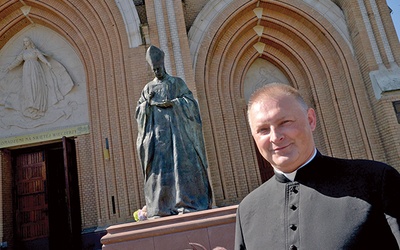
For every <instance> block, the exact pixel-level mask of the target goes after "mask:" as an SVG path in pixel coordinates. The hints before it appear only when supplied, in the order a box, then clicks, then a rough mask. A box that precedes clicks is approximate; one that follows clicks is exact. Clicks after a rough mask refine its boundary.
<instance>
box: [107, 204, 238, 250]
mask: <svg viewBox="0 0 400 250" xmlns="http://www.w3.org/2000/svg"><path fill="white" fill-rule="evenodd" d="M236 209H237V206H229V207H222V208H213V209H209V210H204V211H200V212H192V213H187V214H182V215H172V216H168V217H162V218H158V219H152V220H147V221H140V222H131V223H125V224H121V225H114V226H110V227H108V228H107V234H106V235H105V236H103V237H102V238H101V243H102V244H103V249H105V250H128V249H129V250H136V249H138V250H139V249H140V250H158V249H169V250H174V249H179V250H185V249H199V250H200V249H203V248H201V247H199V245H198V244H200V245H202V246H204V249H206V250H211V249H213V248H215V247H224V248H226V249H233V247H234V238H235V221H236ZM190 243H194V244H195V245H191V244H190Z"/></svg>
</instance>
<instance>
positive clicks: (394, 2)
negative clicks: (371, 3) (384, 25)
mask: <svg viewBox="0 0 400 250" xmlns="http://www.w3.org/2000/svg"><path fill="white" fill-rule="evenodd" d="M387 4H388V5H389V7H390V8H391V9H392V10H393V12H392V14H391V15H392V19H393V23H394V27H395V28H396V32H397V36H398V37H399V38H400V1H399V0H387Z"/></svg>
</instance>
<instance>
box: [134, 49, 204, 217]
mask: <svg viewBox="0 0 400 250" xmlns="http://www.w3.org/2000/svg"><path fill="white" fill-rule="evenodd" d="M146 60H147V61H148V63H149V64H150V66H151V68H152V70H153V72H154V74H155V78H154V80H152V81H151V82H149V83H147V85H146V86H145V87H144V89H143V90H142V93H141V96H140V99H139V101H138V105H137V107H136V120H137V123H138V137H137V149H138V154H139V158H140V163H141V167H142V169H143V173H144V178H145V182H144V193H145V199H146V208H147V217H148V218H156V217H162V216H168V215H174V214H181V213H187V212H192V211H200V210H205V209H209V208H211V203H212V200H211V198H212V192H211V187H210V184H209V180H208V175H207V167H208V164H207V159H206V154H205V149H204V140H203V135H202V123H201V118H200V112H199V108H198V104H197V102H196V100H195V99H194V97H193V94H192V92H191V91H190V90H189V89H188V87H187V86H186V84H185V82H184V81H183V80H182V79H181V78H179V77H173V76H170V75H168V74H167V72H166V71H165V66H164V52H163V51H162V50H160V49H159V48H157V47H155V46H150V47H149V49H148V50H147V53H146Z"/></svg>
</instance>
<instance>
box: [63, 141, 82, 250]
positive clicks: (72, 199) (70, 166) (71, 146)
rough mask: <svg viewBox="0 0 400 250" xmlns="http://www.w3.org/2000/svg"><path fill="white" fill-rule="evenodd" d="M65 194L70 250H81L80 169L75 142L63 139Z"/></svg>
mask: <svg viewBox="0 0 400 250" xmlns="http://www.w3.org/2000/svg"><path fill="white" fill-rule="evenodd" d="M62 143H63V154H64V176H65V192H66V200H67V204H66V205H67V210H68V226H69V234H70V235H69V238H70V240H69V242H70V244H71V248H70V249H80V246H81V241H80V240H81V239H80V232H81V213H80V199H79V185H78V181H79V180H78V169H77V164H76V151H75V141H74V140H73V139H70V138H66V137H63V138H62Z"/></svg>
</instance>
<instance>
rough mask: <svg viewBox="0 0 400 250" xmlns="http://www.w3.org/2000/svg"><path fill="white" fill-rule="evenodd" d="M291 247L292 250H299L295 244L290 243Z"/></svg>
mask: <svg viewBox="0 0 400 250" xmlns="http://www.w3.org/2000/svg"><path fill="white" fill-rule="evenodd" d="M289 249H290V250H297V247H296V246H295V245H290V247H289Z"/></svg>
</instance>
